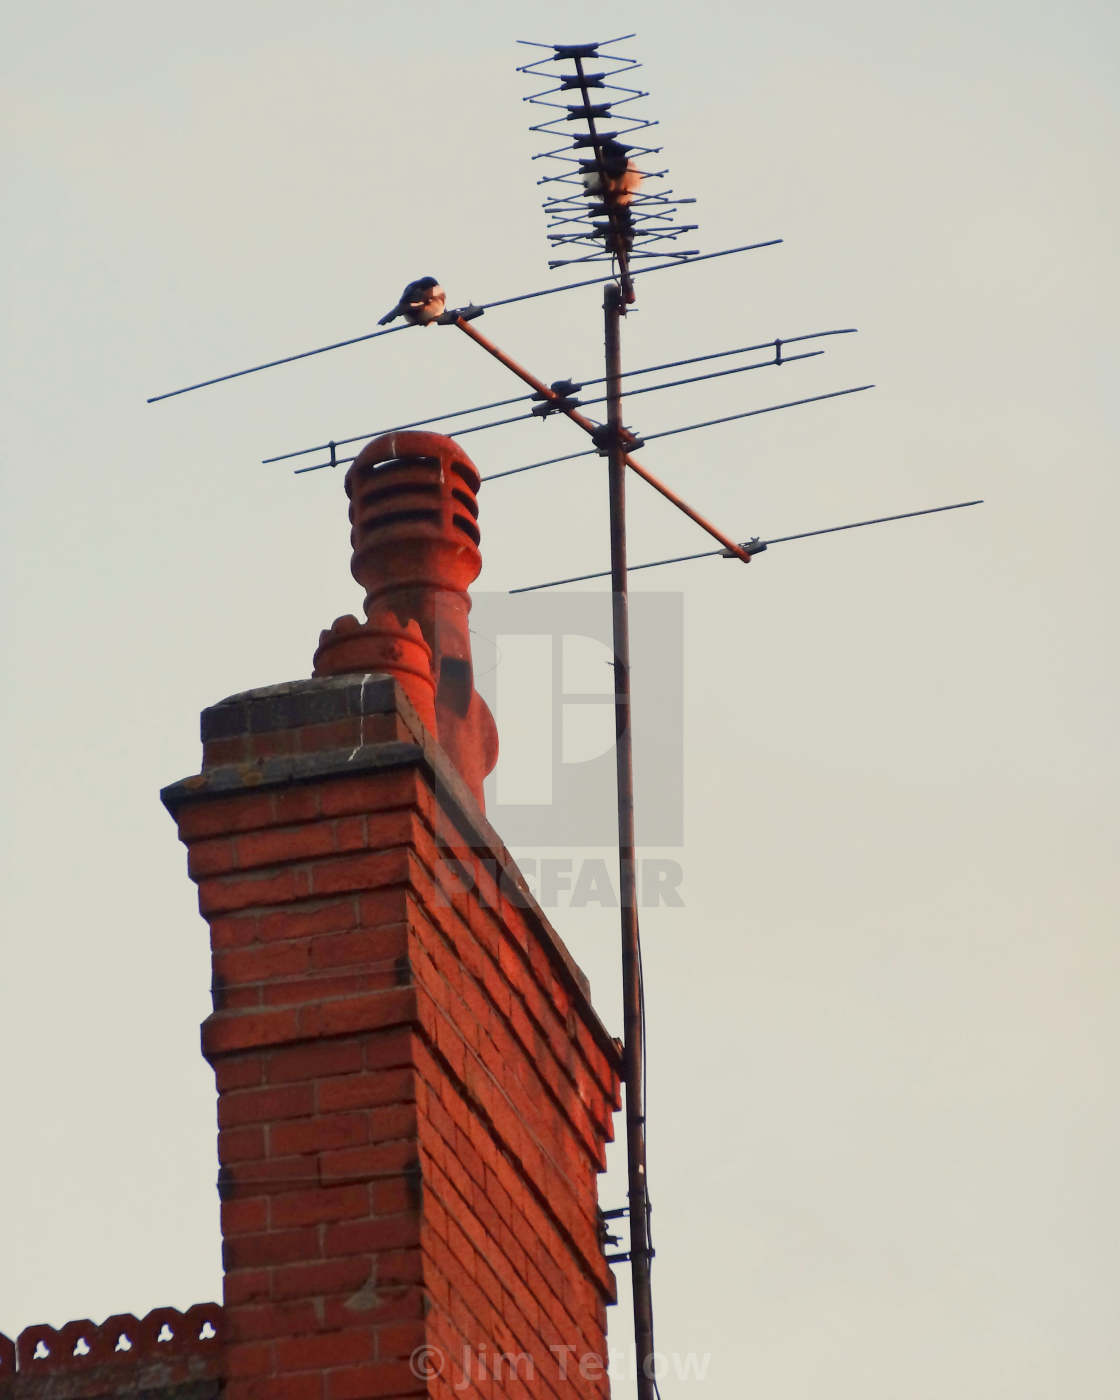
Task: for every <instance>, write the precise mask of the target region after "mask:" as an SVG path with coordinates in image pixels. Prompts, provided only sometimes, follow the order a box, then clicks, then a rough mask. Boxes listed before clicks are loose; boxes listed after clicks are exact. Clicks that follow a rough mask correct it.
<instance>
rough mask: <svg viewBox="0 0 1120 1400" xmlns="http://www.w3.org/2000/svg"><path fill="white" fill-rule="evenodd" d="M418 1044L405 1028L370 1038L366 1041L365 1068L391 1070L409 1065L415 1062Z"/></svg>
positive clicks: (400, 1027) (401, 1027)
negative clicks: (398, 1066)
mask: <svg viewBox="0 0 1120 1400" xmlns="http://www.w3.org/2000/svg"><path fill="white" fill-rule="evenodd" d="M418 1043H419V1042H418V1041H417V1039H416V1036H415V1035H414V1034H413V1032H412V1031H411V1030H410V1029H409V1028H408V1027H405V1026H398V1027H394V1028H393V1029H392V1030H388V1031H385V1032H383V1033H382V1034H380V1035H375V1036H371V1037H370V1038H369V1039H368V1040H367V1041H366V1052H365V1065H366V1068H367V1069H392V1068H394V1067H395V1066H397V1065H411V1064H413V1063H414V1062H415V1058H416V1050H417V1046H418Z"/></svg>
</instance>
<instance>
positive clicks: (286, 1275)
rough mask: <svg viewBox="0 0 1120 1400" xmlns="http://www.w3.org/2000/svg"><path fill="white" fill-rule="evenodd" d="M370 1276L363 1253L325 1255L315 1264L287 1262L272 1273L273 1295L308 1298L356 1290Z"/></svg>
mask: <svg viewBox="0 0 1120 1400" xmlns="http://www.w3.org/2000/svg"><path fill="white" fill-rule="evenodd" d="M368 1279H369V1260H368V1259H366V1258H362V1257H355V1258H350V1259H327V1260H324V1261H323V1262H322V1263H315V1264H289V1265H288V1266H287V1267H285V1268H281V1269H276V1270H275V1271H274V1273H273V1276H272V1296H273V1297H274V1298H311V1297H315V1296H316V1295H322V1296H326V1295H327V1294H331V1293H356V1292H357V1291H358V1289H359V1288H361V1286H362V1285H363V1284H364V1283H366V1282H367V1281H368Z"/></svg>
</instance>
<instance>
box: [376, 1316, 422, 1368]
mask: <svg viewBox="0 0 1120 1400" xmlns="http://www.w3.org/2000/svg"><path fill="white" fill-rule="evenodd" d="M426 1337H427V1328H426V1326H425V1324H424V1323H423V1322H389V1323H385V1324H383V1325H382V1326H381V1327H379V1328H378V1329H377V1358H378V1360H379V1361H394V1360H396V1359H397V1358H398V1357H408V1356H411V1355H412V1353H413V1352H414V1351H415V1350H416V1348H417V1347H419V1346H423V1344H424V1342H425V1340H426Z"/></svg>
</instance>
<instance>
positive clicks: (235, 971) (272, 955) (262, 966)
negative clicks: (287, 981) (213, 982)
mask: <svg viewBox="0 0 1120 1400" xmlns="http://www.w3.org/2000/svg"><path fill="white" fill-rule="evenodd" d="M310 956H311V946H310V943H308V942H307V941H306V940H301V941H299V942H289V943H272V944H267V945H264V946H260V945H254V946H252V947H248V948H235V949H230V950H229V951H226V952H216V953H215V954H214V975H215V977H219V978H221V979H222V980H223V982H234V983H237V984H239V985H243V984H245V983H247V982H261V981H264V980H266V979H270V978H275V977H289V976H293V975H294V974H296V973H299V972H305V971H306V970H307V967H308V964H309V962H310Z"/></svg>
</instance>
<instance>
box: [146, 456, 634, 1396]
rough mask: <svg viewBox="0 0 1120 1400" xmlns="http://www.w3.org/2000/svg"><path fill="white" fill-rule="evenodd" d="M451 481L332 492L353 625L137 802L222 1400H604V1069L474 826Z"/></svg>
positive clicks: (378, 476) (463, 601)
mask: <svg viewBox="0 0 1120 1400" xmlns="http://www.w3.org/2000/svg"><path fill="white" fill-rule="evenodd" d="M477 487H478V474H477V472H476V471H475V469H474V468H473V466H472V465H471V464H470V462H469V461H468V459H467V458H466V457H465V456H464V454H463V453H462V452H460V451H459V449H458V447H457V446H456V445H455V444H454V443H453V442H451V441H450V439H447V438H441V437H437V436H435V435H433V434H415V433H398V434H395V435H389V436H387V437H384V438H380V439H377V440H376V441H374V442H372V443H370V444H369V445H368V446H367V447H366V449H365V450H364V451H363V452H362V453H361V454H360V455H359V457H358V458H357V459H356V461H355V463H354V465H353V467H352V468H351V471H350V473H349V475H348V478H347V491H348V494H349V496H350V499H351V520H352V522H353V536H352V540H353V546H354V559H353V572H354V575H355V577H356V578H357V579H358V580H359V582H360V583H362V585H363V587H365V589H366V595H367V596H366V621H365V622H364V623H358V622H357V621H356V620H355V619H353V618H350V619H340V620H339V621H338V622H336V623H335V624H334V625H333V627H332V628H331V629H329V631H328V632H326V633H324V634H323V637H322V638H321V640H320V646H319V650H318V651H317V653H316V677H315V678H313V679H311V680H305V681H295V682H292V683H289V684H283V685H277V686H271V687H267V688H264V689H261V690H254V691H249V692H247V693H245V694H242V695H237V696H233V697H231V698H230V699H228V700H224V701H222V702H220V703H219V704H217V705H215V706H213V707H211V708H210V709H208V710H206V711H204V712H203V716H202V736H203V765H202V771H201V773H200V774H198V775H197V776H195V777H191V778H186V779H184V780H182V781H181V782H178V783H175V784H173V785H172V786H171V787H169V788H167V789H165V790H164V793H163V798H164V802H165V803H166V805H167V807H168V809H169V810H170V811H171V813H172V815H173V816H174V817H175V819H176V821H177V822H178V826H179V834H180V837H181V839H182V840H183V841H184V842H185V844H186V845H187V848H188V853H189V854H188V867H189V870H190V873H191V876H192V878H193V879H194V880H195V881H196V882H197V884H198V887H199V907H200V909H201V911H202V914H203V916H204V917H205V918H206V920H207V921H208V923H209V926H210V937H211V946H212V952H213V987H214V1011H213V1014H212V1015H211V1016H209V1017H208V1018H207V1020H206V1022H205V1023H204V1025H203V1030H202V1045H203V1053H204V1055H205V1056H206V1058H207V1059H208V1060H209V1062H210V1064H211V1065H212V1066H213V1067H214V1071H215V1075H216V1078H217V1087H218V1126H219V1133H218V1155H219V1161H220V1171H219V1195H220V1198H221V1218H222V1238H223V1260H224V1271H225V1279H224V1315H223V1325H222V1330H223V1336H224V1352H225V1357H224V1370H225V1376H226V1381H225V1388H224V1395H225V1397H226V1400H364V1398H365V1397H369V1400H373V1397H391V1396H402V1397H403V1396H414V1395H423V1396H427V1395H430V1396H442V1397H448V1396H451V1395H456V1396H468V1397H474V1396H485V1397H487V1400H495V1398H496V1397H498V1396H506V1395H508V1396H528V1395H530V1394H532V1395H533V1396H534V1397H537V1396H542V1397H549V1396H555V1397H556V1400H559V1397H564V1400H568V1397H571V1396H577V1397H578V1396H598V1397H604V1396H606V1395H607V1393H608V1383H607V1379H606V1374H605V1369H604V1366H605V1360H606V1336H605V1332H606V1305H607V1304H608V1303H609V1302H610V1301H611V1300H612V1299H613V1295H614V1284H613V1278H612V1275H611V1273H610V1270H609V1268H608V1267H607V1265H606V1263H605V1261H604V1258H603V1253H602V1248H601V1243H600V1228H599V1218H598V1209H597V1195H596V1174H597V1173H598V1172H599V1171H601V1170H602V1168H603V1166H604V1149H605V1144H606V1142H607V1141H608V1140H609V1139H610V1137H611V1132H612V1114H613V1112H614V1110H615V1109H616V1108H617V1106H618V1073H619V1056H618V1047H617V1044H616V1042H614V1041H613V1040H612V1039H611V1037H610V1036H609V1035H608V1034H607V1033H606V1031H605V1030H604V1029H603V1027H602V1025H601V1024H600V1022H599V1021H598V1019H597V1017H596V1016H595V1013H594V1012H593V1010H592V1009H591V1004H590V1000H589V994H588V986H587V983H586V980H585V978H584V977H583V975H582V973H581V972H580V971H579V969H578V968H577V967H576V966H575V965H574V964H573V962H572V961H571V959H570V957H569V955H568V953H567V952H566V950H565V949H564V947H563V945H562V944H561V942H560V941H559V939H558V937H557V935H556V934H555V933H554V931H553V930H552V928H551V927H550V925H549V923H548V921H547V919H546V918H545V916H544V914H543V913H542V912H541V910H540V909H539V908H538V907H537V905H536V904H535V903H534V901H533V899H532V897H531V896H530V895H529V893H528V891H527V889H526V887H525V884H524V881H523V880H522V878H521V876H520V874H519V872H518V871H517V869H516V867H515V865H514V864H513V861H512V860H511V858H510V856H509V854H508V852H507V851H506V850H505V848H504V847H503V845H502V844H501V842H500V840H499V839H498V837H497V836H496V835H495V833H494V832H493V830H492V829H491V828H490V827H489V825H488V824H487V822H486V819H485V816H484V815H483V812H482V806H481V785H482V778H483V777H484V776H485V773H486V772H488V771H489V770H490V768H492V767H493V763H494V760H495V757H496V752H497V741H496V735H495V732H494V725H493V720H492V718H491V717H490V714H489V711H488V710H486V708H485V706H484V705H483V703H482V701H481V700H480V699H479V697H478V696H477V694H476V693H475V691H474V687H473V676H472V672H471V662H470V647H469V633H468V630H467V614H468V610H469V607H470V601H469V598H468V597H467V594H466V588H467V586H468V584H469V583H470V582H471V581H472V580H473V579H474V578H475V577H476V576H477V573H478V570H479V567H480V558H479V554H478V530H477V525H476V523H475V521H476V517H477V504H476V503H475V491H476V490H477Z"/></svg>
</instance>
